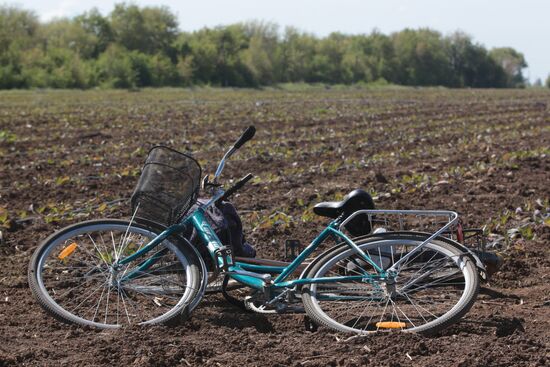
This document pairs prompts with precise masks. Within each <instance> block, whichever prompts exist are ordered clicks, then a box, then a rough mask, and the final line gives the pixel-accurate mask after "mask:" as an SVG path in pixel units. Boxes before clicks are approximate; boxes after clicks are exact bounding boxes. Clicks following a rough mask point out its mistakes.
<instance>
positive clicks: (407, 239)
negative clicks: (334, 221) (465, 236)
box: [302, 232, 479, 334]
mask: <svg viewBox="0 0 550 367" xmlns="http://www.w3.org/2000/svg"><path fill="white" fill-rule="evenodd" d="M426 238H427V237H426V235H425V234H420V233H414V232H410V233H404V232H400V233H391V232H390V233H383V234H379V235H375V236H371V237H366V238H362V239H360V240H357V244H358V246H359V247H360V248H361V249H363V251H365V252H367V253H369V255H373V259H374V260H375V262H377V265H380V266H381V267H384V268H386V269H387V268H389V267H390V266H391V265H392V263H394V262H397V260H399V259H395V258H396V257H397V252H392V251H394V250H391V249H392V248H395V249H397V246H402V248H406V247H408V248H409V249H412V248H413V247H414V246H416V245H418V244H420V243H421V242H422V241H424V240H425V239H426ZM388 246H390V247H388ZM382 248H384V249H385V251H386V252H383V251H382ZM388 248H389V249H390V250H389V252H388ZM378 249H380V252H379V251H378ZM373 250H376V251H373ZM409 251H410V250H409ZM422 251H423V254H422V255H421V257H420V258H419V257H418V256H420V255H417V254H415V256H417V257H416V259H418V260H416V259H414V256H411V258H413V260H411V261H412V262H411V263H410V266H409V268H410V269H411V271H413V273H412V275H410V274H411V273H410V272H407V268H403V266H401V267H400V272H402V274H398V275H397V279H396V290H398V289H399V287H400V284H401V287H402V288H403V289H405V288H404V287H405V286H408V287H409V288H408V289H409V292H412V291H415V290H416V291H417V292H418V293H422V291H423V290H427V291H426V292H425V293H428V292H429V291H431V292H434V291H433V289H436V288H439V287H441V288H442V289H443V290H444V292H447V293H444V294H443V293H442V294H438V293H437V292H434V293H433V294H432V295H430V294H429V293H428V294H427V296H431V297H432V298H433V299H432V303H435V300H437V301H440V300H443V299H444V297H450V295H452V293H448V292H449V289H454V288H459V287H460V285H459V284H460V282H458V280H460V279H462V280H463V281H464V282H463V283H464V285H463V290H462V291H461V292H460V297H458V299H457V300H456V302H454V301H451V302H452V303H453V304H452V306H451V307H450V308H449V309H448V310H445V312H443V313H441V314H438V313H435V314H433V313H432V314H433V316H430V317H428V320H426V317H427V315H422V312H420V311H421V308H424V306H426V307H428V306H427V305H426V304H422V305H420V304H418V305H415V302H414V301H413V299H414V298H415V297H416V295H415V296H411V295H410V294H405V295H400V294H399V292H396V294H397V296H394V297H395V299H392V300H391V301H388V300H387V299H391V298H392V297H390V296H389V295H387V294H386V295H385V297H386V298H384V293H383V289H382V287H380V289H376V287H375V285H374V283H373V285H369V286H365V283H363V284H359V285H357V289H353V290H350V289H351V288H350V287H349V286H347V285H346V286H345V287H344V286H342V288H341V290H340V293H341V294H343V292H344V291H346V292H351V293H350V294H353V293H354V292H355V293H358V291H360V292H364V296H362V297H363V298H364V299H362V300H361V298H360V297H361V296H358V295H355V296H348V297H347V298H355V299H357V300H361V302H368V303H367V304H363V305H362V306H361V304H360V303H358V304H357V305H355V306H356V307H355V308H357V309H358V310H359V311H360V313H359V314H358V316H357V314H356V315H355V318H354V317H352V318H351V319H349V317H347V316H346V317H345V318H342V320H337V319H335V318H337V317H338V316H334V315H332V314H331V313H330V311H331V310H330V309H331V307H332V306H331V305H330V303H331V302H330V301H329V300H327V301H323V297H325V298H327V297H328V298H329V299H330V297H329V296H323V295H322V293H323V288H322V287H323V285H322V284H321V285H317V284H307V285H304V286H303V287H302V301H303V303H304V308H305V310H306V312H307V313H308V315H309V316H310V317H311V319H312V320H313V321H314V322H316V323H318V324H320V325H323V326H326V327H329V328H332V329H334V330H337V331H341V332H350V333H357V334H371V333H376V332H381V331H392V330H395V329H398V330H399V331H407V332H417V333H421V334H433V333H436V332H438V331H440V330H442V329H444V328H446V327H447V326H449V325H451V324H453V323H454V322H456V321H458V320H459V319H460V318H461V317H462V316H464V314H466V313H467V312H468V310H469V309H470V308H471V306H472V305H473V303H474V302H475V299H476V296H477V293H478V290H479V276H478V271H477V268H476V266H475V261H474V260H473V259H471V258H470V256H469V254H467V253H464V252H462V250H461V249H460V248H458V247H457V246H454V245H453V244H452V243H450V242H449V241H445V240H443V239H437V240H432V241H430V243H428V244H427V245H426V246H425V247H424V250H422ZM376 253H378V255H377V254H376ZM392 253H393V255H394V256H393V259H392V256H391V254H392ZM403 253H404V252H401V257H402V256H404V255H403ZM405 253H406V252H405ZM377 256H378V258H377ZM423 257H425V258H430V257H431V259H432V260H431V261H432V265H422V263H421V260H422V258H423ZM348 258H349V259H350V260H349V263H352V260H354V261H355V263H352V269H353V270H354V271H358V270H357V269H359V268H357V255H356V254H355V253H354V251H353V250H352V249H350V248H349V247H348V246H346V245H344V246H338V247H336V248H334V249H333V250H331V251H328V252H326V253H324V254H322V255H321V257H320V258H318V259H317V260H316V261H315V262H314V264H313V266H312V267H311V268H310V269H309V271H308V272H307V274H305V277H307V278H318V277H322V276H323V275H325V274H326V273H327V272H328V270H330V268H331V267H333V266H334V265H335V264H338V263H339V262H340V265H341V266H342V264H344V263H345V260H346V259H348ZM433 259H435V260H433ZM342 261H343V262H342ZM437 261H440V263H439V264H440V267H441V269H437V267H436V266H435V265H433V264H438V263H437ZM443 261H445V262H443ZM429 263H430V261H427V262H426V263H425V264H429ZM408 264H409V263H407V264H406V265H408ZM453 264H454V265H456V268H457V269H460V273H461V275H459V274H458V273H456V271H457V270H455V273H452V272H450V271H451V270H450V269H451V267H453ZM359 265H361V266H362V267H364V268H365V269H363V270H368V271H370V272H372V271H373V268H372V266H370V268H369V265H368V264H366V262H364V264H359ZM424 266H428V267H427V268H426V267H424ZM430 266H431V268H430ZM346 267H347V268H346V269H348V268H349V265H346ZM453 268H454V267H453ZM338 270H339V271H342V270H341V269H338ZM423 270H425V271H424V272H423V273H422V271H423ZM345 271H346V270H344V272H345ZM419 271H420V272H421V273H420V274H419V275H418V276H416V272H419ZM428 272H430V273H428ZM437 272H439V274H441V275H440V277H441V278H440V280H438V279H437V278H435V276H436V275H437V274H438V273H437ZM445 272H447V275H445V274H446V273H445ZM407 274H408V275H409V276H408V277H405V276H407ZM400 275H402V276H401V279H400ZM450 276H453V277H452V278H451V277H450ZM413 277H416V278H419V279H424V280H422V281H423V282H424V283H421V282H420V280H414V279H412V278H413ZM421 277H423V278H421ZM444 277H449V278H447V279H446V280H445V278H444ZM434 279H435V280H434ZM405 281H407V282H408V283H407V284H409V283H410V282H413V286H414V285H415V284H419V286H417V287H415V288H412V289H411V287H412V286H410V285H407V284H404V282H405ZM429 281H432V282H434V283H433V284H432V286H430V284H431V283H429ZM400 282H401V283H400ZM426 282H427V283H426ZM359 283H361V282H359ZM453 283H456V284H453ZM354 284H358V283H357V282H354ZM326 286H327V287H329V285H328V284H327V285H326ZM445 286H447V288H445ZM333 287H334V286H333ZM405 290H406V289H405ZM329 291H330V292H333V293H334V290H330V288H327V293H326V294H327V295H328V294H329V293H328V292H329ZM402 292H403V290H402ZM367 294H368V297H367ZM340 297H341V298H342V299H344V297H342V296H340ZM407 297H409V299H408V300H407ZM337 298H338V296H335V299H337ZM455 298H456V297H455ZM404 300H405V302H404ZM384 301H385V306H386V307H387V305H388V304H390V302H391V307H392V308H393V309H392V313H391V317H389V318H390V319H391V320H386V319H388V316H384V314H385V312H386V309H385V308H384V309H383V311H382V312H380V313H381V316H380V317H378V316H377V318H373V315H372V314H371V313H376V312H378V311H377V308H376V306H375V305H374V304H376V303H379V304H380V307H379V309H381V308H382V304H383V302H384ZM334 302H338V301H334ZM348 302H349V301H348ZM395 302H402V303H405V304H406V303H408V305H407V306H406V307H407V308H408V309H411V310H413V309H415V308H417V307H420V308H417V309H416V310H415V313H418V314H419V315H420V316H421V318H424V320H423V321H426V322H425V323H423V324H421V325H420V324H419V322H418V321H417V324H418V325H417V324H415V323H414V322H413V321H412V320H413V319H414V320H418V319H421V318H419V317H418V316H417V315H414V317H412V315H407V314H405V313H404V312H403V310H402V309H401V310H400V309H399V308H400V306H401V304H397V303H395ZM423 302H428V299H426V300H423ZM451 302H449V303H451ZM321 304H323V306H322V307H321ZM333 304H335V303H333ZM371 307H372V310H371ZM323 308H324V309H323ZM403 308H405V307H403ZM350 309H352V308H351V307H348V309H347V310H348V311H347V312H349V310H350ZM333 310H336V308H333ZM367 310H368V312H367ZM419 310H420V311H419ZM427 311H428V312H431V311H430V310H427ZM432 311H434V312H435V309H433V310H432ZM399 313H402V315H401V317H399ZM367 314H371V315H370V316H369V319H368V320H366V319H367ZM363 315H365V317H364V320H363V321H361V318H362V317H363ZM394 316H395V317H394ZM403 316H405V317H403ZM407 317H408V318H409V320H407ZM353 320H355V321H353ZM365 320H366V322H365ZM376 320H379V321H378V323H374V321H376ZM352 321H353V323H352ZM421 322H422V321H421ZM396 326H397V327H396Z"/></svg>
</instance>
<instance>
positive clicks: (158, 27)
mask: <svg viewBox="0 0 550 367" xmlns="http://www.w3.org/2000/svg"><path fill="white" fill-rule="evenodd" d="M110 20H111V29H112V32H113V35H114V39H115V41H116V42H117V43H118V44H120V45H122V46H124V47H125V48H126V49H128V50H137V51H140V52H143V53H147V54H155V53H157V52H169V51H170V48H171V46H172V43H173V42H174V41H175V40H176V37H177V35H178V21H177V18H176V16H175V15H174V14H173V13H172V12H170V10H169V9H168V8H167V7H164V6H162V7H144V8H140V7H138V6H137V5H134V4H126V3H120V4H116V5H115V8H114V10H113V11H112V12H111V14H110Z"/></svg>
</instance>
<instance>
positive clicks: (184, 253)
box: [28, 219, 202, 328]
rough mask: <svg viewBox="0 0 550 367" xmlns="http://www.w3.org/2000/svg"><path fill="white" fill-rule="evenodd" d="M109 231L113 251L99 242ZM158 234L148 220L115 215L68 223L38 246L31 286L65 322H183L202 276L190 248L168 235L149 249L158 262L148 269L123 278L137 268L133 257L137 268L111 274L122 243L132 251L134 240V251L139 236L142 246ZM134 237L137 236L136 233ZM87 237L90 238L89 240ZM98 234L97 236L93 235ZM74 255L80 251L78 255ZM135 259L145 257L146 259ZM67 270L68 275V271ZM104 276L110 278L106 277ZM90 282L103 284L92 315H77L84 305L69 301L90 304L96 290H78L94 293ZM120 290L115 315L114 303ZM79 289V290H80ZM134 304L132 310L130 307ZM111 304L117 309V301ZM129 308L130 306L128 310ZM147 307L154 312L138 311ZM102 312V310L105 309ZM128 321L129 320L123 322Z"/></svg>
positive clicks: (101, 325) (115, 325) (115, 324)
mask: <svg viewBox="0 0 550 367" xmlns="http://www.w3.org/2000/svg"><path fill="white" fill-rule="evenodd" d="M106 232H109V233H110V237H112V245H113V248H115V250H113V251H111V250H110V249H107V246H103V245H106V243H103V244H98V243H96V241H99V238H100V237H98V234H99V236H101V239H102V241H103V240H104V238H103V234H102V233H106ZM115 232H116V233H118V234H120V235H121V237H120V239H118V238H117V241H115V236H114V233H115ZM122 233H124V235H122ZM157 233H158V232H157V231H155V230H153V229H151V228H150V227H147V226H145V225H143V224H138V223H132V224H130V223H129V222H128V221H124V220H116V219H103V220H92V221H86V222H81V223H77V224H74V225H71V226H68V227H65V228H63V229H61V230H59V231H57V232H55V233H54V234H52V235H51V236H49V237H48V238H46V239H45V240H44V241H43V242H42V243H41V244H40V245H39V247H38V248H37V249H36V250H35V252H34V254H33V256H32V258H31V261H30V263H29V268H28V280H29V285H30V288H31V291H32V293H33V295H34V296H35V298H36V299H37V301H38V303H39V304H40V305H41V306H42V308H43V309H44V310H45V311H46V312H48V313H49V314H51V315H52V316H54V317H55V318H56V319H58V320H60V321H62V322H65V323H71V324H78V325H82V326H92V327H98V328H118V327H121V326H123V325H128V324H129V325H132V324H138V325H151V324H160V323H162V324H172V323H177V322H181V321H183V320H184V319H186V318H187V316H188V313H189V312H190V309H189V306H190V305H191V304H192V303H193V301H194V300H195V298H196V297H197V296H198V295H199V293H200V292H199V290H200V288H201V281H202V280H201V276H200V272H201V270H200V267H199V266H198V264H197V260H196V256H195V255H194V254H192V253H191V252H190V251H189V250H188V249H186V248H184V247H181V246H178V245H177V244H176V243H173V242H171V241H169V240H164V241H163V242H162V243H161V244H159V245H158V247H157V248H155V251H156V252H155V253H154V254H149V255H151V256H155V261H153V264H152V265H151V267H150V268H148V269H146V271H140V272H139V274H137V275H136V276H134V277H133V278H129V277H127V278H124V275H125V274H126V273H128V274H129V273H130V272H131V271H135V269H138V266H136V265H135V262H134V263H132V264H134V265H132V266H134V267H133V268H131V267H130V265H128V266H127V267H126V268H124V270H121V271H120V274H118V275H120V276H119V278H118V280H117V279H116V278H110V275H109V274H110V273H112V272H111V269H110V268H109V262H112V260H113V256H114V257H115V258H116V257H117V250H116V248H117V246H118V247H119V250H120V253H124V252H125V251H127V249H128V248H129V247H130V246H129V245H132V246H131V247H132V248H133V249H134V250H135V247H137V246H138V243H139V241H141V246H143V244H144V243H147V242H148V241H149V240H150V239H152V238H154V237H156V235H157ZM134 235H135V236H134ZM132 236H134V237H133V238H132ZM86 237H88V238H89V241H88V239H87V238H86ZM94 237H95V238H96V240H94V239H93V238H94ZM138 239H139V241H138ZM107 242H109V241H107ZM134 242H135V243H134ZM99 246H102V249H103V250H104V251H103V252H102V251H100V250H99V249H98V248H99ZM68 249H69V250H68ZM157 250H158V251H157ZM128 251H133V250H132V249H131V250H128ZM75 254H76V255H80V256H79V257H77V256H75ZM50 255H52V256H50ZM118 255H120V254H118ZM136 261H141V262H143V261H144V259H138V260H136ZM159 263H160V265H159ZM56 264H61V265H56ZM67 264H69V265H67ZM45 269H46V270H45ZM61 269H65V270H61ZM86 270H87V271H86ZM84 271H86V273H84ZM107 272H110V273H109V274H108V273H107ZM67 274H68V276H66V275H67ZM118 275H117V276H118ZM102 277H105V280H103V279H102ZM83 279H84V280H83ZM74 284H76V285H75V286H74V287H71V288H69V289H65V288H63V287H64V286H71V285H74ZM90 284H93V286H95V287H96V288H98V289H99V288H101V289H102V293H101V297H100V299H99V301H98V303H97V307H96V308H95V313H94V315H93V317H92V316H86V315H78V314H75V311H76V310H77V309H78V308H79V307H80V304H78V305H77V306H78V307H76V308H75V307H73V309H72V310H67V308H68V306H69V305H72V306H74V303H76V302H78V301H80V302H82V304H83V305H85V306H88V305H89V302H88V300H87V298H90V297H92V296H93V294H94V293H92V294H91V295H88V296H86V297H85V298H84V300H82V301H81V299H82V298H78V297H84V296H83V295H78V292H79V290H77V289H78V288H81V289H82V288H83V289H84V291H85V292H89V291H90V289H89V287H92V285H90ZM98 284H99V286H98ZM56 287H57V290H56ZM93 289H95V288H92V290H93ZM106 289H108V290H107V296H106V298H105V301H102V300H103V295H104V294H105V291H106ZM111 291H112V292H113V293H112V294H113V296H112V295H111ZM94 292H95V291H94ZM97 292H99V291H97ZM97 292H96V293H97ZM115 292H116V302H117V306H116V307H117V311H116V315H115V314H113V313H114V311H111V308H110V307H109V303H110V300H111V299H112V297H114V295H115ZM75 293H77V294H76V295H75ZM86 294H88V293H86ZM174 294H175V295H174ZM155 295H158V296H155ZM71 297H73V298H74V300H73V299H71ZM151 297H152V298H151ZM121 301H122V302H121ZM71 302H74V303H71ZM102 302H104V304H105V305H104V304H103V303H102ZM113 302H114V301H113ZM151 302H152V304H151ZM60 303H61V304H60ZM121 303H122V304H123V305H124V308H125V315H124V314H123V315H122V316H121V315H120V314H121V313H122V312H121V309H123V307H122V306H120V305H121ZM126 303H127V304H126ZM195 303H196V302H195ZM140 305H143V306H142V307H143V311H140V309H138V306H140ZM111 306H112V305H111ZM130 306H132V307H133V309H130ZM82 307H84V306H82ZM103 307H105V311H104V316H102V318H103V320H104V322H100V321H99V320H100V318H99V317H97V313H98V312H99V311H100V308H101V309H103ZM112 307H113V308H114V306H112ZM128 309H130V310H131V311H130V312H129V311H128ZM164 309H166V311H164ZM146 311H147V312H148V313H149V315H145V316H144V315H138V313H139V312H143V313H145V312H146ZM156 311H158V312H156ZM82 312H84V311H82ZM119 313H120V314H119ZM158 313H160V314H158ZM99 314H100V315H101V312H99ZM115 316H116V318H115ZM124 316H126V317H124ZM90 318H91V319H90ZM96 318H97V320H96ZM112 320H115V321H116V322H114V321H112ZM123 320H126V321H127V322H126V321H124V322H123ZM119 321H120V322H119Z"/></svg>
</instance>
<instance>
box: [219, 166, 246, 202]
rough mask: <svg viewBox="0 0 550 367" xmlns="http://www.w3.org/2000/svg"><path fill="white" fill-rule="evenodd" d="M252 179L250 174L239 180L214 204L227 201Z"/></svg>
mask: <svg viewBox="0 0 550 367" xmlns="http://www.w3.org/2000/svg"><path fill="white" fill-rule="evenodd" d="M252 177H254V176H253V175H252V174H251V173H249V174H248V175H246V176H244V177H243V178H241V179H240V180H239V181H237V182H236V183H235V185H233V186H231V187H230V188H229V189H227V191H226V192H225V193H224V194H223V195H222V197H221V198H219V199H218V200H216V204H218V203H220V202H222V201H224V200H226V199H228V198H229V197H230V196H231V195H233V194H234V193H235V192H237V191H238V190H240V189H242V187H243V186H244V185H245V184H246V183H247V182H248V181H250V180H251V179H252Z"/></svg>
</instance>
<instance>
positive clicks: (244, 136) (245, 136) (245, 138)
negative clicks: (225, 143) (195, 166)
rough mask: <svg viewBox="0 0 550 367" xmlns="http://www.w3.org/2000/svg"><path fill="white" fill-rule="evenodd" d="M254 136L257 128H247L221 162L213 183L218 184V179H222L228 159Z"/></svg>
mask: <svg viewBox="0 0 550 367" xmlns="http://www.w3.org/2000/svg"><path fill="white" fill-rule="evenodd" d="M254 134H256V128H255V127H254V126H252V125H251V126H249V127H247V128H246V130H245V131H243V133H242V135H241V137H240V138H239V140H237V141H236V142H235V144H233V146H232V147H231V149H229V150H228V151H227V152H226V153H225V155H224V156H223V158H222V160H221V161H220V164H219V165H218V168H217V169H216V173H215V174H214V181H213V182H217V180H218V177H220V175H221V174H222V171H223V167H224V166H225V160H226V159H228V158H229V157H231V156H232V155H233V153H235V152H236V151H237V149H239V148H240V147H242V146H243V144H244V143H246V142H247V141H249V140H250V139H252V138H253V137H254Z"/></svg>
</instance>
